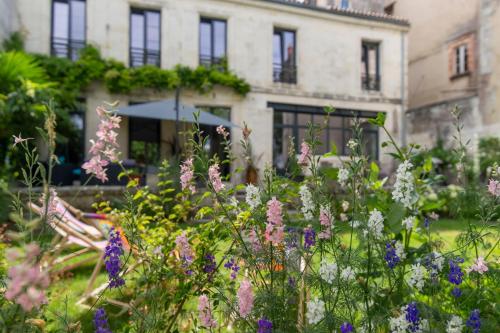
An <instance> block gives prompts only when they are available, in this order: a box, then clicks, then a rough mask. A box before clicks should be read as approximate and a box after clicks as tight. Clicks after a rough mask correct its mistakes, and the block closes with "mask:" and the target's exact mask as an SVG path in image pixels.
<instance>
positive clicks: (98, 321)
mask: <svg viewBox="0 0 500 333" xmlns="http://www.w3.org/2000/svg"><path fill="white" fill-rule="evenodd" d="M94 327H95V333H112V332H111V330H110V329H109V324H108V319H107V318H106V311H104V309H103V308H99V309H97V311H96V312H95V314H94Z"/></svg>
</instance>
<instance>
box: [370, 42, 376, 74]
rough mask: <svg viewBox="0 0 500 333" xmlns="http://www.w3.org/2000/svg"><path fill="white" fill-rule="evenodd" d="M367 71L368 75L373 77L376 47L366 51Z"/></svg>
mask: <svg viewBox="0 0 500 333" xmlns="http://www.w3.org/2000/svg"><path fill="white" fill-rule="evenodd" d="M368 71H369V73H368V74H370V75H375V74H376V71H377V47H375V46H374V47H370V48H369V49H368Z"/></svg>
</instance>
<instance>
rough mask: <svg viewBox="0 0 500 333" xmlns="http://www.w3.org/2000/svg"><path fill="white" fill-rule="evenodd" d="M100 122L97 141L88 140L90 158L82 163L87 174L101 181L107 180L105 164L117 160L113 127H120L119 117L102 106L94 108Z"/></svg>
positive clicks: (116, 145) (116, 134) (115, 133)
mask: <svg viewBox="0 0 500 333" xmlns="http://www.w3.org/2000/svg"><path fill="white" fill-rule="evenodd" d="M96 112H97V115H98V116H99V119H100V123H99V126H98V129H97V132H96V136H97V141H94V140H90V143H91V147H90V149H89V153H90V154H91V158H90V160H89V161H88V162H86V163H84V164H83V165H82V168H83V169H84V170H85V172H86V173H87V174H93V175H94V176H95V177H96V178H97V179H99V180H100V181H102V182H103V183H104V182H106V181H107V180H108V176H107V174H106V173H107V169H106V166H107V165H108V164H109V163H110V162H116V161H118V153H117V151H116V148H117V147H118V142H117V137H118V133H117V132H115V131H114V130H115V129H118V128H120V122H121V118H120V117H117V116H113V115H111V114H110V113H109V112H108V111H106V109H104V108H103V107H102V106H98V107H97V108H96Z"/></svg>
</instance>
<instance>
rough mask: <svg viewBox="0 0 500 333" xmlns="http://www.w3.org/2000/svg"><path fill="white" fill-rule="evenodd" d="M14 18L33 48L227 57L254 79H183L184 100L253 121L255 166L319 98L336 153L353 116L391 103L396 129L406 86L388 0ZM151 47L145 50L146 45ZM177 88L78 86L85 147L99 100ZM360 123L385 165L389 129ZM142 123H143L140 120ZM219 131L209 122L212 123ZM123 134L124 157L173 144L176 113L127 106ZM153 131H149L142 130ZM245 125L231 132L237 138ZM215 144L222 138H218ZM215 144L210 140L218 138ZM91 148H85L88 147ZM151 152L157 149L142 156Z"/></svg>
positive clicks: (38, 11) (115, 3)
mask: <svg viewBox="0 0 500 333" xmlns="http://www.w3.org/2000/svg"><path fill="white" fill-rule="evenodd" d="M14 3H15V6H13V7H12V8H11V12H10V13H9V14H6V13H3V14H0V15H2V16H3V15H9V16H10V17H15V18H16V21H17V23H16V24H15V25H16V26H15V27H11V28H10V29H12V30H14V29H17V30H21V31H23V33H24V34H25V36H26V49H27V51H28V52H38V53H45V54H50V53H52V54H53V55H56V56H65V57H70V58H74V57H77V52H76V50H78V48H80V47H82V46H83V45H85V44H92V45H94V46H96V47H97V48H98V49H100V51H101V54H102V55H103V56H104V57H106V58H114V59H117V60H119V61H122V62H123V63H125V64H128V65H130V66H140V65H142V64H144V63H145V61H147V62H148V63H149V64H155V65H157V66H161V67H162V68H173V67H174V66H175V65H177V64H183V65H187V66H191V67H196V66H199V65H205V64H207V63H208V64H210V63H212V62H216V61H219V60H220V59H221V58H224V59H227V63H228V67H229V68H230V70H231V71H233V72H234V73H236V74H237V75H238V76H240V77H242V78H244V79H245V80H246V81H247V82H248V83H249V84H250V85H251V91H250V93H248V94H247V96H245V97H241V96H239V95H236V94H234V93H233V92H232V91H230V90H228V89H226V88H221V87H216V88H215V89H214V90H213V91H212V92H210V93H208V94H206V95H200V94H198V93H196V92H194V91H183V92H182V93H181V96H180V97H181V102H182V103H184V104H187V105H192V106H196V107H199V108H202V109H203V110H206V111H208V112H213V113H215V114H217V115H219V116H222V117H226V118H227V119H229V120H230V121H231V122H232V123H234V124H236V125H238V126H240V127H241V126H242V124H243V122H244V121H245V122H246V123H247V124H248V126H249V127H250V128H252V129H253V133H252V144H253V147H254V154H255V159H256V161H257V166H258V167H259V168H260V169H261V170H262V168H263V167H264V166H265V165H266V164H271V163H273V164H274V165H275V166H277V167H278V168H283V166H284V165H285V163H286V153H287V150H288V147H287V143H288V140H287V138H288V136H290V135H292V136H293V137H294V138H295V142H294V145H295V147H296V148H298V147H299V146H300V142H301V140H302V139H303V138H304V136H305V132H306V125H307V122H309V121H313V122H321V121H322V119H323V116H324V112H323V108H324V107H325V106H333V107H334V108H336V109H337V111H336V113H335V114H334V115H333V116H332V117H331V119H330V122H329V124H328V128H327V130H326V131H325V132H324V135H323V138H322V142H323V144H322V146H321V147H320V153H324V152H327V151H329V150H330V148H331V146H332V145H331V143H335V144H336V146H337V147H338V149H339V152H340V153H341V154H343V153H345V152H346V148H345V145H346V142H347V141H348V140H349V137H350V135H351V132H350V126H351V124H352V122H353V120H354V118H355V117H358V118H361V119H362V120H363V119H364V120H366V118H368V117H373V116H375V115H376V113H377V112H385V113H387V116H388V117H387V126H388V128H389V130H390V131H391V132H392V133H393V134H394V136H395V137H396V138H398V137H400V135H401V131H400V130H399V129H400V128H401V114H402V110H404V109H405V108H406V103H407V102H406V96H407V92H406V89H407V83H406V82H407V59H406V54H407V52H406V48H407V40H406V39H407V33H408V30H409V24H408V22H407V21H405V20H404V19H400V18H396V17H394V16H392V15H386V14H384V12H383V1H381V0H371V1H361V0H352V1H346V0H335V1H332V0H317V1H307V0H302V1H300V0H297V1H292V0H182V1H179V0H135V1H128V0H106V1H102V0H101V1H99V0H37V1H32V0H17V1H15V2H14ZM145 55H147V56H145ZM173 97H174V93H173V92H161V93H159V92H153V91H147V92H144V91H141V92H133V93H131V94H130V95H126V96H125V95H113V96H112V95H110V94H109V93H108V92H107V91H106V89H105V88H104V87H102V85H100V84H99V83H95V84H93V85H92V86H91V87H90V88H89V89H87V91H85V92H84V93H83V94H82V99H83V101H84V102H85V105H86V108H87V112H85V114H84V115H82V119H81V120H80V123H81V124H84V126H83V130H84V132H85V142H86V145H87V146H86V148H88V145H89V144H88V140H89V139H92V138H93V137H94V135H95V131H96V128H97V117H96V116H95V114H94V111H93V110H94V109H95V107H96V106H97V105H99V104H101V103H102V101H112V100H119V101H120V103H121V105H127V104H129V103H137V102H147V101H152V100H159V99H171V98H173ZM363 126H364V127H365V134H366V139H365V144H366V147H367V151H368V152H369V153H370V154H371V156H372V157H373V158H374V159H376V160H379V161H380V162H381V164H382V166H383V168H385V169H386V170H387V169H389V168H391V167H392V165H391V163H392V162H391V160H390V158H389V157H387V155H386V154H384V153H382V152H381V149H380V148H379V147H380V144H381V142H383V141H384V140H385V139H386V138H385V134H384V133H383V132H382V131H379V130H378V129H376V128H372V127H370V126H369V125H368V124H367V123H365V124H364V125H363ZM145 128H147V129H148V130H147V131H144V130H142V131H141V129H145ZM206 130H207V131H213V130H214V128H207V129H206ZM120 131H121V132H120V135H119V143H120V146H121V150H122V152H123V156H124V158H127V159H137V158H138V156H139V155H141V154H143V155H144V150H145V149H149V150H153V151H155V152H157V154H156V156H159V157H165V156H168V155H169V154H171V143H172V139H173V135H174V124H173V123H172V122H171V121H160V120H151V119H150V120H145V119H141V118H134V117H130V118H125V119H124V120H123V126H122V128H121V130H120ZM143 132H147V135H144V134H141V133H143ZM240 132H241V131H240V129H239V128H236V127H234V128H233V129H232V131H231V137H232V139H233V140H234V141H235V142H238V141H239V139H240V137H241V133H240ZM215 144H216V143H215ZM216 148H217V147H215V149H216ZM86 150H88V149H86ZM146 162H147V163H152V164H154V163H155V162H157V161H146Z"/></svg>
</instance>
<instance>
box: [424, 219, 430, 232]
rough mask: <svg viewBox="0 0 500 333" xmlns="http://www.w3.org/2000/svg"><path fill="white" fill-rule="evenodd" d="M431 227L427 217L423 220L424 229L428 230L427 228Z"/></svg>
mask: <svg viewBox="0 0 500 333" xmlns="http://www.w3.org/2000/svg"><path fill="white" fill-rule="evenodd" d="M430 225H431V221H430V220H429V218H428V217H426V218H425V219H424V227H425V228H427V229H429V226H430Z"/></svg>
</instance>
